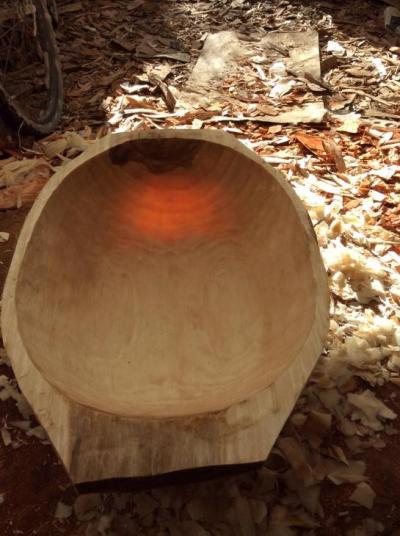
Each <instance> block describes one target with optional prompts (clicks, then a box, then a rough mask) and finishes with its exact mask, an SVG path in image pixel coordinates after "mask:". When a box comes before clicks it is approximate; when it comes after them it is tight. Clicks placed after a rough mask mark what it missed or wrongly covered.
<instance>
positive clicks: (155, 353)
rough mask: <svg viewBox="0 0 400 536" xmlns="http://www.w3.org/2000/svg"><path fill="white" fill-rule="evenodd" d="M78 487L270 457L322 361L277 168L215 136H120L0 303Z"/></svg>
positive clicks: (47, 219)
mask: <svg viewBox="0 0 400 536" xmlns="http://www.w3.org/2000/svg"><path fill="white" fill-rule="evenodd" d="M2 321H3V335H4V340H5V344H6V348H7V350H8V352H9V355H10V358H11V361H12V365H13V368H14V370H15V373H16V376H17V379H18V381H19V384H20V386H21V388H22V390H23V392H24V394H25V395H26V397H27V398H28V400H29V402H30V403H31V405H32V407H33V409H34V411H35V413H36V415H37V417H38V418H39V420H40V422H41V423H42V425H43V426H44V428H45V429H46V430H47V432H48V434H49V437H50V439H51V441H52V443H53V444H54V446H55V448H56V450H57V451H58V453H59V455H60V456H61V458H62V460H63V462H64V464H65V466H66V468H67V469H68V471H69V472H70V475H71V477H72V479H73V480H74V481H76V482H82V481H92V480H98V479H104V478H111V477H125V476H144V475H150V474H160V473H165V472H169V471H174V470H179V469H184V468H192V467H201V466H208V465H221V464H236V463H245V462H253V461H258V460H261V459H263V458H265V457H266V456H267V454H268V452H269V450H270V448H271V447H272V445H273V442H274V441H275V439H276V437H277V434H278V433H279V431H280V429H281V427H282V425H283V423H284V421H285V419H286V418H287V417H288V415H289V413H290V411H291V409H292V407H293V405H294V402H295V400H296V398H297V396H298V395H299V392H300V390H301V388H302V387H303V385H304V383H305V381H306V380H307V377H308V375H309V374H310V372H311V370H312V367H313V365H314V364H315V361H316V359H317V358H318V356H319V354H320V352H321V349H322V347H323V343H324V338H325V334H326V330H327V322H328V291H327V281H326V275H325V271H324V268H323V265H322V261H321V258H320V254H319V250H318V246H317V243H316V240H315V235H314V232H313V229H312V227H311V224H310V220H309V218H308V215H307V213H306V211H305V210H304V208H303V207H302V205H301V203H300V201H299V200H298V199H297V197H296V195H295V194H294V192H293V190H292V189H291V187H290V186H289V185H288V184H287V183H286V181H285V179H284V178H283V177H282V176H281V174H279V173H278V172H277V171H275V170H273V169H272V168H271V167H269V166H267V165H266V164H264V163H263V162H262V160H261V159H260V158H259V157H258V156H257V155H255V154H254V153H252V152H251V151H250V150H248V149H246V148H245V147H244V146H243V145H242V144H241V143H239V142H238V141H236V140H235V139H234V138H233V137H231V136H229V135H227V134H224V133H222V132H219V131H210V130H208V131H195V130H159V131H140V132H137V133H133V134H132V133H130V134H119V135H112V136H109V137H107V138H104V139H102V140H101V141H99V142H96V143H95V144H94V145H93V146H92V147H91V148H90V149H89V150H88V151H86V152H85V153H84V154H83V155H82V156H81V157H79V158H77V159H76V160H74V161H73V162H72V163H71V164H69V165H68V166H66V167H65V169H63V170H62V171H59V172H58V173H57V174H56V175H55V176H54V177H53V178H52V179H51V180H50V182H49V183H48V185H47V186H46V187H45V189H44V190H43V192H42V193H41V195H40V196H39V198H38V200H37V202H36V203H35V205H34V207H33V208H32V210H31V213H30V215H29V216H28V218H27V220H26V223H25V226H24V228H23V231H22V233H21V236H20V238H19V241H18V245H17V249H16V252H15V256H14V259H13V262H12V266H11V269H10V273H9V275H8V279H7V283H6V288H5V293H4V300H3V318H2Z"/></svg>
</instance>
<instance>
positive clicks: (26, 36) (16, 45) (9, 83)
mask: <svg viewBox="0 0 400 536" xmlns="http://www.w3.org/2000/svg"><path fill="white" fill-rule="evenodd" d="M3 6H4V7H2V8H0V93H1V94H2V96H3V99H4V100H5V101H6V103H7V105H8V107H9V109H10V110H11V111H12V112H13V114H14V115H16V116H17V117H18V118H20V119H21V120H22V121H23V122H24V123H25V124H26V125H28V126H29V127H31V128H32V129H34V130H36V131H38V132H41V133H48V132H50V131H52V130H54V128H55V127H56V126H57V123H58V121H59V119H60V116H61V112H62V107H63V84H62V75H61V67H60V62H59V59H58V50H57V44H56V39H55V35H54V31H53V27H52V22H51V17H50V14H49V12H48V9H47V6H46V0H5V2H4V0H3Z"/></svg>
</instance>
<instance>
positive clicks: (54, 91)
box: [0, 0, 63, 134]
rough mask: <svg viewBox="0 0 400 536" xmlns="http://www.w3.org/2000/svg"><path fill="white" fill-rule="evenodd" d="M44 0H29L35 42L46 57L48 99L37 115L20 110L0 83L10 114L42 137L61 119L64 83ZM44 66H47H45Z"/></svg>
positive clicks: (27, 110)
mask: <svg viewBox="0 0 400 536" xmlns="http://www.w3.org/2000/svg"><path fill="white" fill-rule="evenodd" d="M45 1H46V0H32V4H33V6H34V7H35V16H36V30H37V31H36V39H37V40H38V41H39V45H40V47H41V50H42V51H43V52H44V53H45V54H46V55H47V62H45V69H46V73H45V76H46V79H47V81H48V91H47V94H48V98H47V99H46V102H45V105H44V107H43V108H42V109H40V111H39V113H32V111H31V110H29V108H28V109H26V108H25V107H24V106H22V105H21V104H20V103H19V102H17V100H16V99H15V98H13V95H12V94H10V93H9V91H7V88H6V87H5V85H4V84H3V83H1V81H0V93H1V94H2V96H3V99H4V100H5V102H6V105H7V106H8V108H9V110H10V111H11V112H12V114H13V115H14V116H15V117H16V118H17V119H19V120H20V121H21V120H22V122H23V124H25V125H26V126H27V127H29V128H30V129H33V130H34V131H36V132H39V133H41V134H48V133H49V132H51V131H53V130H54V129H55V128H56V127H57V125H58V123H59V121H60V118H61V114H62V110H63V81H62V71H61V64H60V60H59V56H58V47H57V43H56V37H55V34H54V30H53V25H52V21H51V15H50V13H49V11H48V9H47V6H46V4H45ZM46 63H47V64H46Z"/></svg>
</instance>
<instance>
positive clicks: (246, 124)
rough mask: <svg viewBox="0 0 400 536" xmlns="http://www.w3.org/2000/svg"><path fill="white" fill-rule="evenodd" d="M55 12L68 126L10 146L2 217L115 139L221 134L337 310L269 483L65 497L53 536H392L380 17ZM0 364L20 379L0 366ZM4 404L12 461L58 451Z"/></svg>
mask: <svg viewBox="0 0 400 536" xmlns="http://www.w3.org/2000/svg"><path fill="white" fill-rule="evenodd" d="M60 4H61V9H60V11H61V24H60V26H59V29H58V34H59V35H58V37H59V40H60V43H61V53H62V59H63V66H64V72H65V77H66V115H65V118H64V126H63V129H62V130H61V131H60V132H57V133H54V134H52V135H51V136H49V137H47V138H45V139H42V140H39V141H35V142H34V143H30V144H29V143H26V144H24V140H22V145H21V144H20V145H19V146H18V145H15V144H14V145H13V143H12V140H11V139H7V140H5V141H2V143H0V208H2V209H11V208H18V207H21V206H24V205H29V204H31V203H32V201H33V200H34V199H35V197H36V195H37V194H38V192H39V191H40V189H41V188H42V187H43V185H44V184H45V183H46V182H47V180H48V179H49V177H50V176H51V175H52V174H53V173H54V172H55V171H56V170H57V169H58V168H59V167H60V166H64V165H65V164H67V163H68V162H69V161H70V160H71V159H73V158H75V157H76V156H77V155H79V154H81V153H82V152H83V151H85V149H86V148H87V147H88V146H89V145H90V144H91V143H93V142H94V141H95V140H96V139H97V138H99V137H101V136H103V135H105V134H106V133H107V132H111V131H115V132H124V131H131V130H136V129H141V128H166V127H168V128H196V129H198V128H219V129H223V130H225V131H227V132H230V133H232V134H234V135H235V136H237V138H238V139H239V140H241V141H242V142H243V143H244V144H245V145H247V146H248V147H250V148H252V149H253V150H254V151H256V152H257V153H258V154H259V155H260V156H261V157H262V158H263V159H264V160H265V161H266V162H268V163H270V164H271V165H273V166H275V167H277V168H278V169H280V170H281V171H282V172H283V173H284V174H285V176H286V177H287V180H288V181H289V182H290V184H291V185H292V186H293V188H294V189H295V190H296V192H297V194H298V195H299V197H300V198H301V199H302V200H303V203H304V204H305V206H306V208H307V209H308V211H309V214H310V217H311V219H312V222H313V224H314V228H315V231H316V234H317V238H318V241H319V245H320V248H321V253H322V256H323V258H324V261H325V264H326V268H327V270H328V274H329V281H330V288H331V295H332V301H331V329H330V333H329V338H328V343H327V347H326V351H325V352H324V354H323V355H322V356H321V358H320V360H319V362H318V364H317V366H316V368H315V370H314V372H313V374H312V377H311V378H310V380H309V382H308V384H307V386H306V387H305V389H304V390H303V392H302V394H301V396H300V398H299V400H298V403H297V405H296V407H295V410H294V411H293V414H292V415H291V417H290V418H289V420H288V422H287V424H286V426H285V428H284V430H283V431H282V433H281V436H280V438H279V440H278V441H277V443H276V445H275V448H274V449H273V451H272V453H271V455H270V457H269V458H268V460H267V461H266V463H265V464H264V466H263V467H262V468H261V469H259V470H257V471H254V472H251V473H246V474H242V475H240V476H235V477H229V478H228V477H227V478H223V479H219V480H214V481H211V482H205V483H200V484H199V483H198V484H196V485H185V486H179V487H164V488H158V489H153V490H151V491H148V492H141V493H136V494H133V493H124V494H121V493H110V494H91V495H81V496H78V497H77V498H76V500H75V501H71V500H70V499H66V498H65V497H63V496H60V501H59V503H58V505H57V508H56V511H55V513H54V516H55V518H54V531H57V532H54V534H56V533H57V534H58V533H67V534H82V535H83V534H85V535H115V536H121V535H125V534H126V535H128V534H149V535H157V536H161V535H168V534H171V535H174V536H175V535H182V536H183V535H191V536H192V535H193V536H197V535H198V536H206V535H214V534H215V535H227V536H228V535H231V534H235V535H243V536H252V535H254V536H255V535H261V534H262V535H264V534H268V535H270V536H290V535H295V534H309V535H314V534H315V535H316V534H322V531H323V532H324V534H332V535H333V534H344V535H346V536H365V535H371V536H373V535H375V534H377V535H378V534H397V533H395V532H391V531H394V529H395V528H396V527H399V526H400V514H399V513H398V512H397V513H396V511H394V510H393V509H392V504H391V503H390V501H388V500H387V499H386V500H380V495H385V493H386V492H387V490H385V485H384V482H383V481H380V480H379V478H380V476H379V475H380V474H381V473H379V467H380V463H381V462H380V456H381V454H380V453H386V452H392V453H393V452H394V451H395V450H394V448H393V445H395V444H396V441H398V440H397V439H396V435H397V434H398V429H397V424H398V411H400V402H399V400H398V386H399V385H400V323H399V319H400V268H399V266H400V238H399V231H400V181H399V179H400V160H399V147H400V101H399V99H398V92H399V89H400V70H399V66H400V46H399V37H398V36H397V35H395V34H394V33H391V32H390V30H388V29H387V28H385V27H384V24H383V10H384V9H385V6H384V5H383V4H380V3H379V2H378V1H374V0H365V1H361V0H360V1H357V0H356V1H354V2H346V3H342V2H336V1H335V0H332V1H322V0H321V1H313V2H311V1H307V0H303V1H300V0H293V1H292V2H289V1H288V0H270V1H269V2H254V1H251V0H225V1H221V2H212V1H198V2H191V1H189V0H179V1H173V0H168V1H165V2H164V1H163V2H162V4H163V6H162V9H160V6H159V3H158V2H144V1H143V0H115V1H111V0H97V1H96V2H89V1H78V2H72V3H71V2H66V1H61V2H60ZM360 21H362V23H360ZM275 32H276V33H275ZM320 59H321V61H320ZM211 60H212V61H211ZM216 61H217V65H218V68H217V69H216V70H214V71H212V72H211V71H210V69H209V68H207V65H215V62H216ZM205 66H206V68H205ZM0 231H1V229H0ZM6 235H7V233H2V234H1V239H0V240H2V241H7V238H8V236H6ZM0 358H1V360H0V365H1V366H2V369H1V370H2V371H3V370H9V369H8V368H7V364H8V362H7V358H6V355H5V353H4V351H2V353H1V354H0ZM9 398H13V399H14V400H15V402H16V404H17V406H18V409H19V411H20V413H21V420H18V421H14V420H13V421H6V422H4V423H3V425H2V427H1V439H2V441H3V443H4V444H5V445H6V446H7V448H14V449H15V448H18V446H19V444H20V443H21V442H23V441H25V440H26V437H30V438H31V440H36V441H43V442H45V441H46V437H45V435H44V432H43V430H42V429H41V428H40V427H39V426H37V424H36V423H35V422H34V421H32V420H31V415H30V411H29V407H28V406H27V404H26V402H25V401H24V399H23V397H22V396H21V394H20V393H19V391H18V389H17V386H16V383H15V381H14V380H12V379H11V375H8V374H6V373H4V374H3V375H1V376H0V400H7V399H9ZM32 437H33V439H32ZM396 448H397V447H396ZM385 467H388V466H387V465H386V466H385ZM1 492H2V489H1V486H0V504H1V503H2V502H5V501H7V494H6V493H5V494H2V493H1ZM395 506H396V507H399V506H400V504H399V503H397V504H396V505H395ZM72 525H73V526H74V527H79V528H74V529H70V527H71V526H72ZM69 530H72V532H69Z"/></svg>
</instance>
